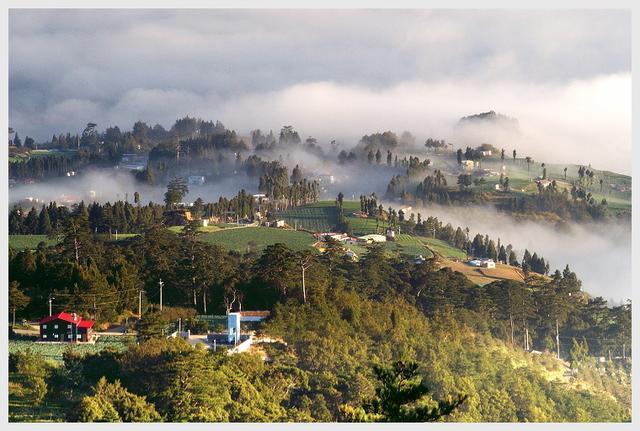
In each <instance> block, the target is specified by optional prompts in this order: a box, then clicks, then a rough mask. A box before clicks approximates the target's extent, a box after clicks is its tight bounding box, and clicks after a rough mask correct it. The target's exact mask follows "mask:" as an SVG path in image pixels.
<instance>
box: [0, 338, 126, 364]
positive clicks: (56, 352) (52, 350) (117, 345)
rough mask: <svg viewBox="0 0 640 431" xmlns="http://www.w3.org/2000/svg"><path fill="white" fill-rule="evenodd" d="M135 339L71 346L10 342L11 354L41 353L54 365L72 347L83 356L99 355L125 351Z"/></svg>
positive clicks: (101, 341)
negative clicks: (102, 351) (102, 352)
mask: <svg viewBox="0 0 640 431" xmlns="http://www.w3.org/2000/svg"><path fill="white" fill-rule="evenodd" d="M133 340H134V337H130V336H112V337H108V336H100V337H98V339H97V340H96V342H95V343H94V344H89V343H80V344H75V345H71V344H69V343H36V342H34V341H28V340H9V353H17V352H21V351H25V350H28V349H31V351H33V352H34V353H39V354H40V355H42V356H43V357H44V358H45V359H46V360H49V361H51V362H53V363H56V364H58V363H60V362H62V354H63V353H64V352H65V351H66V350H67V349H68V348H69V347H70V346H71V347H72V348H73V349H74V350H76V351H77V352H79V353H81V354H86V353H97V352H99V351H101V350H104V349H106V348H107V347H112V348H114V349H117V350H124V349H125V348H126V347H127V345H128V343H131V342H133Z"/></svg>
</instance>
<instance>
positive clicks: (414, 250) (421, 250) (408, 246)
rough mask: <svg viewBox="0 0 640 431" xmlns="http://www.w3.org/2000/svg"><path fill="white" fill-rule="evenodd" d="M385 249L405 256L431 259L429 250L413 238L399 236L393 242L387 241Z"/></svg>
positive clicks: (431, 255)
mask: <svg viewBox="0 0 640 431" xmlns="http://www.w3.org/2000/svg"><path fill="white" fill-rule="evenodd" d="M386 244H387V249H389V250H394V251H398V252H400V254H404V255H407V256H419V255H422V257H424V258H425V259H429V258H431V257H433V253H431V250H429V249H428V248H426V247H425V246H424V244H423V243H422V242H421V241H420V239H418V238H417V237H415V236H411V235H406V234H400V235H398V236H397V237H396V240H395V241H387V243H386Z"/></svg>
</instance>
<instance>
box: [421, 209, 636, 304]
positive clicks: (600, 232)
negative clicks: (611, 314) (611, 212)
mask: <svg viewBox="0 0 640 431" xmlns="http://www.w3.org/2000/svg"><path fill="white" fill-rule="evenodd" d="M413 211H414V212H420V213H421V215H422V217H423V219H426V218H427V217H429V216H436V217H438V219H439V220H440V221H442V222H443V223H444V224H446V223H451V225H452V226H453V227H454V228H456V227H458V226H460V227H462V228H463V229H464V228H465V227H469V229H470V237H471V238H473V237H474V236H475V234H477V233H479V234H481V235H485V234H488V235H489V237H490V238H491V239H493V240H494V241H497V238H500V240H501V243H502V244H505V245H506V244H509V243H510V244H512V245H513V247H514V251H515V252H516V254H517V256H518V261H521V259H522V255H523V253H524V250H525V249H528V250H529V252H531V253H533V252H537V253H538V255H539V256H541V257H544V259H545V260H546V261H547V262H549V263H550V267H551V272H553V271H555V269H559V270H560V271H562V270H563V269H564V266H565V265H566V264H568V265H569V266H570V268H571V270H572V271H574V272H575V273H576V274H577V276H578V278H579V279H580V280H581V281H582V290H583V291H585V292H587V293H589V294H590V295H592V296H602V297H603V298H604V299H607V300H612V301H613V302H614V303H620V302H623V301H625V300H626V299H628V298H631V288H632V285H631V254H630V250H631V235H630V233H631V226H630V223H628V222H621V223H619V224H616V223H610V224H607V225H602V224H577V223H570V224H569V225H568V226H567V229H566V230H558V229H555V228H554V227H553V226H552V225H550V224H548V223H538V222H533V221H515V220H514V219H513V218H512V217H510V216H508V215H506V214H501V213H499V212H497V211H495V210H494V209H492V208H488V207H486V208H483V207H472V208H471V207H465V208H459V207H442V206H438V205H430V206H429V207H426V208H425V207H422V208H414V209H413Z"/></svg>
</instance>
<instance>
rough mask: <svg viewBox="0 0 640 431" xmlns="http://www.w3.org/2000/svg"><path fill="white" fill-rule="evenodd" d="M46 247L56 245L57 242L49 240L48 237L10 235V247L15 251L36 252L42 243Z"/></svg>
mask: <svg viewBox="0 0 640 431" xmlns="http://www.w3.org/2000/svg"><path fill="white" fill-rule="evenodd" d="M42 241H44V243H45V244H46V245H48V246H49V245H55V244H57V241H56V240H54V239H49V238H47V235H9V247H10V248H13V249H15V250H25V249H31V250H34V249H36V248H37V247H38V244H40V242H42Z"/></svg>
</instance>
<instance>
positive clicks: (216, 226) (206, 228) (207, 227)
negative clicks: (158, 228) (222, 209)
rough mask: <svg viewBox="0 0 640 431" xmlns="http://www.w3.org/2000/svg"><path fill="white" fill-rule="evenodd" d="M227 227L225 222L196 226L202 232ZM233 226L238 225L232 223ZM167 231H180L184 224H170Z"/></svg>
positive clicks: (215, 230)
mask: <svg viewBox="0 0 640 431" xmlns="http://www.w3.org/2000/svg"><path fill="white" fill-rule="evenodd" d="M227 227H229V225H225V224H215V225H209V226H200V227H199V228H198V232H202V233H209V232H217V231H219V230H222V229H225V228H227ZM233 227H236V228H237V227H238V226H237V225H233ZM167 229H168V230H169V231H171V232H173V233H181V232H182V230H183V229H184V226H170V227H168V228H167Z"/></svg>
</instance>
